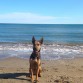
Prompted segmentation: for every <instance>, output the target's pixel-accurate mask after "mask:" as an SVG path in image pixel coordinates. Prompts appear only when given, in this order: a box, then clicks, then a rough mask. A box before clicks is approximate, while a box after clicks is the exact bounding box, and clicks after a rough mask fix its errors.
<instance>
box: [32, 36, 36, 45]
mask: <svg viewBox="0 0 83 83" xmlns="http://www.w3.org/2000/svg"><path fill="white" fill-rule="evenodd" d="M32 43H33V44H34V43H35V37H34V36H33V37H32Z"/></svg>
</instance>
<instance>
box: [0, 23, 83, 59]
mask: <svg viewBox="0 0 83 83" xmlns="http://www.w3.org/2000/svg"><path fill="white" fill-rule="evenodd" d="M32 36H35V37H36V39H37V40H39V39H40V38H41V37H43V38H44V44H43V45H42V48H41V56H42V59H48V60H49V59H51V60H55V59H60V58H68V59H70V58H74V57H83V24H0V58H6V57H14V56H16V57H20V58H29V57H30V54H31V52H32V43H31V40H32Z"/></svg>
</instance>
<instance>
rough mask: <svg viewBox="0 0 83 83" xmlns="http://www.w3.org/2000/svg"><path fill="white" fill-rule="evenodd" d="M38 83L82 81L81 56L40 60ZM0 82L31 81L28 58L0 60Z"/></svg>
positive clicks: (29, 82) (17, 82)
mask: <svg viewBox="0 0 83 83" xmlns="http://www.w3.org/2000/svg"><path fill="white" fill-rule="evenodd" d="M41 63H42V64H41V65H42V77H39V82H38V83H83V58H75V59H64V60H51V61H50V60H42V61H41ZM0 83H31V81H30V77H29V61H28V59H20V58H16V57H13V58H6V59H2V60H0Z"/></svg>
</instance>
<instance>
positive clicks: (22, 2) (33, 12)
mask: <svg viewBox="0 0 83 83" xmlns="http://www.w3.org/2000/svg"><path fill="white" fill-rule="evenodd" d="M0 23H25V24H83V0H0Z"/></svg>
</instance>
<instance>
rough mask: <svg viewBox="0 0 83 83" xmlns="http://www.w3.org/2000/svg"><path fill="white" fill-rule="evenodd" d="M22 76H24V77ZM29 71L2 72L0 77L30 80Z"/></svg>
mask: <svg viewBox="0 0 83 83" xmlns="http://www.w3.org/2000/svg"><path fill="white" fill-rule="evenodd" d="M22 76H25V77H24V78H23V77H22ZM29 76H30V74H29V73H3V74H0V79H17V80H27V81H30V77H29Z"/></svg>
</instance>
